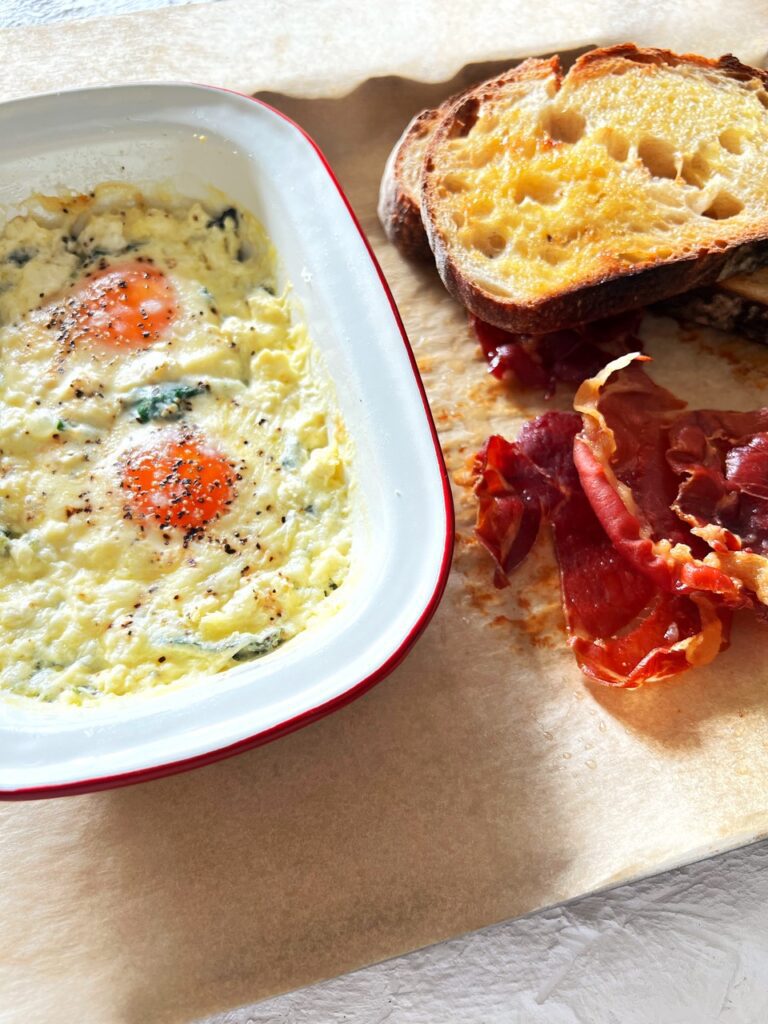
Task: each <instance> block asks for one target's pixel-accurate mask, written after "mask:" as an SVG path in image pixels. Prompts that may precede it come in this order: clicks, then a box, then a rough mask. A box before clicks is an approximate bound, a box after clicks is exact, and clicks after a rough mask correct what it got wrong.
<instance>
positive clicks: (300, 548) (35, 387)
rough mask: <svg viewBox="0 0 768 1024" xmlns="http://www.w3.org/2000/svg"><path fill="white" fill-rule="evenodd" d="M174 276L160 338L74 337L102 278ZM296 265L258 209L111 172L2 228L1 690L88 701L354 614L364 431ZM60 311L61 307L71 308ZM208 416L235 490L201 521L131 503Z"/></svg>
mask: <svg viewBox="0 0 768 1024" xmlns="http://www.w3.org/2000/svg"><path fill="white" fill-rule="evenodd" d="M126 261H130V262H131V263H132V264H133V265H138V266H141V265H142V264H143V265H145V266H151V267H152V268H156V269H159V270H160V271H162V272H163V273H164V274H165V275H166V276H167V279H168V281H169V282H170V285H171V287H172V289H173V291H174V294H175V296H176V308H177V312H176V316H175V318H174V320H173V322H172V323H171V324H170V326H169V327H168V328H167V330H165V332H164V333H162V334H161V336H159V337H158V338H157V339H155V338H154V336H153V338H151V339H150V342H149V343H148V344H147V345H146V346H145V347H137V348H120V347H115V346H109V345H105V344H103V343H101V342H100V341H99V340H98V339H93V338H89V337H88V335H87V332H86V334H85V335H83V334H82V332H81V334H80V335H79V336H77V337H76V338H75V340H74V341H73V338H72V335H71V332H70V335H67V332H66V331H64V330H62V329H61V317H60V315H59V313H60V311H61V309H62V308H63V304H66V296H67V294H68V293H70V292H71V290H72V289H73V288H76V287H77V285H78V282H82V281H83V279H84V278H85V277H86V275H89V274H90V275H94V274H98V273H100V272H101V271H102V270H103V269H104V268H109V267H111V266H115V267H118V268H119V267H120V266H121V265H124V264H125V263H126ZM275 271H276V257H275V253H274V252H273V250H272V247H271V246H270V244H269V241H268V239H267V238H266V236H265V234H264V232H263V230H262V229H261V227H260V226H259V225H258V224H257V223H256V221H255V220H254V219H253V217H251V216H250V215H249V214H247V213H244V212H243V211H242V210H238V211H235V210H232V209H231V208H230V209H229V210H222V209H221V208H219V209H218V210H214V209H209V208H206V207H204V206H203V205H202V204H200V203H191V202H182V201H175V202H169V203H160V202H159V201H156V202H153V201H150V200H149V199H147V198H146V197H144V196H142V195H141V194H140V193H138V192H137V191H136V190H135V189H130V188H128V187H126V186H123V185H120V186H118V185H112V184H108V185H103V186H100V187H99V188H97V189H96V190H95V192H94V193H92V194H91V195H89V196H78V197H72V198H66V199H52V198H37V199H35V200H32V201H30V203H29V204H28V206H27V212H25V214H24V215H23V216H19V217H16V218H15V219H13V220H12V221H10V223H8V224H7V225H6V227H5V229H4V232H3V233H2V235H0V375H1V376H0V452H1V454H0V529H1V530H2V533H1V534H0V595H1V596H0V636H2V644H1V645H0V688H1V689H2V690H4V691H6V692H11V693H13V694H18V695H24V696H26V697H32V698H38V699H40V700H43V701H63V702H69V703H88V702H91V701H94V700H98V699H101V698H102V697H103V696H104V695H118V694H126V693H132V692H135V691H147V690H148V689H149V688H153V687H157V686H160V685H165V684H171V683H174V682H176V681H180V680H184V681H194V680H196V679H200V678H201V677H203V676H207V675H209V674H210V673H216V672H221V671H223V670H225V669H227V668H230V667H232V666H233V665H234V664H237V663H238V662H242V661H243V660H246V659H250V658H252V657H256V656H259V655H261V654H265V653H268V652H269V651H271V650H273V649H274V648H275V647H276V646H277V645H278V644H280V643H282V642H284V641H287V640H289V639H291V638H292V637H294V636H295V635H296V634H297V633H299V632H300V631H301V630H302V629H304V628H305V627H306V626H307V625H309V624H310V623H311V622H313V621H315V620H316V619H317V618H318V617H323V616H326V615H330V614H332V613H333V611H334V610H335V609H336V608H337V607H338V606H339V603H340V601H339V597H338V595H336V594H335V593H334V592H335V591H336V589H337V588H338V587H339V586H340V585H341V584H342V583H343V581H344V579H345V576H346V574H347V571H348V569H349V562H350V546H351V525H350V519H351V510H350V485H349V481H348V472H347V469H346V466H347V464H348V455H349V452H348V448H349V442H348V440H347V438H346V435H345V432H344V425H343V423H342V420H341V417H340V414H339V412H338V410H337V408H336V406H335V404H334V397H333V389H332V387H330V386H329V381H328V378H327V375H326V372H325V369H324V366H323V363H322V360H321V358H320V356H319V354H318V352H317V350H316V349H315V348H314V346H313V344H312V343H311V341H310V339H309V336H308V333H307V330H306V328H305V326H304V324H302V323H300V322H296V320H295V319H294V318H292V315H291V306H290V302H289V298H288V295H287V294H286V293H283V294H276V293H275V289H276V273H275ZM57 311H58V312H57ZM180 430H188V431H192V432H193V433H194V436H195V437H197V438H200V439H202V442H203V443H204V444H205V445H208V446H210V447H211V448H212V449H215V451H216V452H217V453H219V454H220V456H221V457H222V458H224V459H226V460H227V464H228V465H229V466H231V472H232V480H233V481H234V483H233V492H234V495H233V497H232V500H231V503H229V504H227V505H226V507H223V508H222V510H221V511H220V514H218V515H217V517H216V518H215V519H213V521H211V522H209V523H208V524H207V525H206V526H205V528H204V529H202V530H198V531H187V532H185V531H184V530H183V529H181V528H180V527H178V526H173V525H171V526H170V527H169V528H162V527H160V526H158V524H157V523H156V522H154V521H153V520H152V519H151V518H147V517H142V516H140V515H139V516H137V515H135V514H134V515H133V517H131V515H132V513H131V507H130V495H129V494H127V492H126V490H125V487H124V486H121V466H124V465H125V462H126V459H127V458H129V457H130V453H131V452H134V451H136V450H137V449H142V448H145V447H146V446H147V445H152V444H158V445H161V444H164V443H165V442H166V441H167V440H168V439H169V438H171V439H172V438H174V437H178V436H179V431H180Z"/></svg>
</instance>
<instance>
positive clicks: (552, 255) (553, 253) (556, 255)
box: [541, 246, 568, 267]
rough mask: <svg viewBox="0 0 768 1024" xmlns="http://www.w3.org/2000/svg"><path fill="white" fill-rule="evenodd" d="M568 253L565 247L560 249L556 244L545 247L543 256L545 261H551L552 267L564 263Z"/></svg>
mask: <svg viewBox="0 0 768 1024" xmlns="http://www.w3.org/2000/svg"><path fill="white" fill-rule="evenodd" d="M567 255H568V253H567V252H566V250H565V249H558V248H556V247H555V246H549V247H548V248H546V249H544V251H543V252H542V254H541V258H542V259H543V260H544V262H545V263H549V265H550V266H551V267H556V266H557V265H558V263H562V262H563V260H564V259H565V258H566V257H567Z"/></svg>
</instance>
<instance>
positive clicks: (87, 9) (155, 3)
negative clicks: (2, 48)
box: [0, 0, 199, 28]
mask: <svg viewBox="0 0 768 1024" xmlns="http://www.w3.org/2000/svg"><path fill="white" fill-rule="evenodd" d="M194 2H195V0H0V28H20V27H21V26H23V25H44V24H48V22H51V21H74V20H80V19H84V18H96V17H98V16H99V15H104V14H131V13H132V12H133V11H149V10H155V9H156V8H158V7H179V6H181V5H186V4H190V3H194ZM198 2H199V0H198Z"/></svg>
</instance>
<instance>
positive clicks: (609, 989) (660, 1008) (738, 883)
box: [201, 843, 768, 1024]
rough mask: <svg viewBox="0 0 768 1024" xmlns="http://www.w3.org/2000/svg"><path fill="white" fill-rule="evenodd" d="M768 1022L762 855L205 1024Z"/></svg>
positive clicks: (547, 914) (551, 913) (767, 912)
mask: <svg viewBox="0 0 768 1024" xmlns="http://www.w3.org/2000/svg"><path fill="white" fill-rule="evenodd" d="M766 1020H768V844H766V843H760V844H759V845H756V846H752V847H749V848H748V849H745V850H740V851H737V852H735V853H730V854H726V855H724V856H722V857H719V858H716V859H715V860H710V861H705V862H703V863H699V864H692V865H690V866H688V867H685V868H680V869H678V870H676V871H670V872H667V873H666V874H665V875H661V876H657V877H656V878H653V879H648V880H646V881H643V882H637V883H635V884H634V885H625V886H622V887H621V888H619V889H615V890H614V891H613V892H610V893H605V894H602V895H597V896H590V897H587V898H585V899H582V900H578V901H576V902H575V903H572V904H570V905H569V906H566V907H558V908H553V909H551V910H546V911H543V912H541V913H539V914H533V915H531V916H530V917H527V918H523V919H522V920H518V921H511V922H509V923H507V924H503V925H498V926H496V927H494V928H486V929H484V930H483V931H480V932H476V933H474V934H472V935H467V936H463V937H462V938H458V939H453V940H452V941H450V942H443V943H441V944H440V945H438V946H433V947H431V948H429V949H424V950H420V951H417V952H415V953H411V954H410V955H409V956H403V957H398V958H397V959H395V960H389V961H387V962H385V963H382V964H377V965H375V966H373V967H369V968H367V969H366V970H363V971H358V972H356V973H355V974H349V975H346V976H344V977H342V978H336V979H334V980H333V981H327V982H324V983H323V984H320V985H315V986H312V987H311V988H306V989H301V990H300V991H298V992H292V993H290V994H289V995H285V996H281V997H280V998H278V999H270V1000H267V1001H266V1002H262V1003H259V1004H257V1005H255V1006H251V1007H242V1008H240V1009H238V1010H232V1011H231V1012H229V1013H225V1014H220V1015H218V1016H216V1017H211V1018H208V1019H207V1020H206V1022H205V1024H342V1022H353V1021H354V1022H355V1024H383V1022H384V1021H389V1022H391V1024H426V1022H430V1024H438V1022H440V1024H443V1022H445V1024H449V1022H450V1024H459V1022H461V1024H517V1022H520V1024H763V1022H765V1021H766ZM201 1024H202V1022H201Z"/></svg>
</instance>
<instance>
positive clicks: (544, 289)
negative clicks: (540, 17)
mask: <svg viewBox="0 0 768 1024" xmlns="http://www.w3.org/2000/svg"><path fill="white" fill-rule="evenodd" d="M767 87H768V73H766V72H763V71H760V70H758V69H755V68H750V67H746V66H745V65H743V64H741V63H739V61H737V60H736V59H735V58H734V57H729V56H727V57H722V58H720V60H717V61H715V60H708V59H706V58H703V57H697V56H693V55H684V56H678V55H676V54H673V53H670V52H669V51H665V50H651V49H639V48H638V47H636V46H633V45H631V44H625V45H621V46H614V47H609V48H606V49H601V50H593V51H591V52H590V53H588V54H585V55H584V56H583V57H581V58H580V59H579V60H578V61H577V62H576V63H575V64H574V66H573V67H572V68H571V70H570V72H569V73H568V74H567V75H566V76H565V77H563V75H562V73H561V69H560V64H559V61H558V59H557V57H553V58H551V59H549V60H528V61H525V62H524V63H523V64H520V65H519V66H518V67H516V68H515V69H513V70H512V71H510V72H507V73H506V74H504V75H501V76H500V77H499V78H496V79H494V80H492V81H490V82H486V83H483V84H482V85H480V86H478V87H477V88H476V89H474V90H471V91H470V92H468V93H467V94H465V95H464V96H463V97H462V98H461V99H460V100H459V101H458V102H456V103H455V104H454V105H453V106H452V107H451V108H450V109H449V111H448V113H447V114H446V115H445V116H443V117H442V118H441V120H440V122H439V123H438V124H437V126H436V128H434V126H433V132H432V137H431V139H430V141H429V145H428V147H427V151H426V155H425V158H424V167H423V177H422V182H421V196H422V218H423V221H424V224H425V226H426V229H427V232H428V235H429V240H430V245H431V247H432V250H433V252H434V254H435V259H436V262H437V267H438V271H439V273H440V275H441V277H442V278H443V281H444V283H445V284H446V287H447V288H448V289H449V291H451V292H452V293H453V294H454V295H455V296H456V297H457V298H458V299H459V300H460V301H461V302H462V303H463V304H464V305H465V306H467V307H468V308H469V309H470V310H471V311H472V312H473V313H475V314H476V315H477V316H479V317H481V318H482V319H483V320H486V321H487V322H489V323H493V324H496V325H497V326H499V327H502V328H505V329H507V330H512V331H525V332H530V333H543V332H546V331H551V330H557V329H559V328H562V327H567V326H570V325H572V324H575V323H582V322H586V321H590V320H595V319H598V318H600V317H601V316H606V315H609V314H613V313H617V312H619V311H621V310H624V309H630V308H635V307H639V306H643V305H646V304H648V303H650V302H656V301H658V300H659V299H663V298H665V297H667V296H670V295H674V294H678V293H680V292H684V291H688V290H690V289H693V288H697V287H700V286H703V285H706V284H710V283H712V282H714V281H716V280H718V279H720V278H723V277H726V276H729V275H731V274H734V273H740V272H748V271H750V270H752V269H755V268H756V267H758V266H762V265H763V264H765V263H768V109H767V108H768V91H767Z"/></svg>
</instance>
